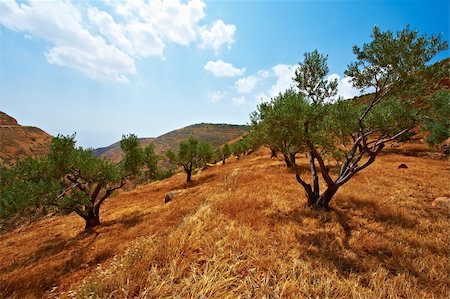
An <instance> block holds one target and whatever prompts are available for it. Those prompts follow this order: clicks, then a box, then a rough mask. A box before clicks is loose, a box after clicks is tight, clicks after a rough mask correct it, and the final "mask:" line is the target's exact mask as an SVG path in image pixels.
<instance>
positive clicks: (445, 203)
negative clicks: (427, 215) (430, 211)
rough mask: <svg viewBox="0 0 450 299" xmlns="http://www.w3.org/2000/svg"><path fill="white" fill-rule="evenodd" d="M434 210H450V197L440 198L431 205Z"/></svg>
mask: <svg viewBox="0 0 450 299" xmlns="http://www.w3.org/2000/svg"><path fill="white" fill-rule="evenodd" d="M431 206H432V207H434V208H449V207H450V197H438V198H436V199H435V200H433V202H432V203H431Z"/></svg>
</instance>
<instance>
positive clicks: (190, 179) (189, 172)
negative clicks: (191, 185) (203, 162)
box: [186, 169, 192, 182]
mask: <svg viewBox="0 0 450 299" xmlns="http://www.w3.org/2000/svg"><path fill="white" fill-rule="evenodd" d="M191 181H192V169H188V170H186V182H191Z"/></svg>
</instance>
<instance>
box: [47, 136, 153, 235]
mask: <svg viewBox="0 0 450 299" xmlns="http://www.w3.org/2000/svg"><path fill="white" fill-rule="evenodd" d="M74 137H75V136H74V135H73V136H58V137H56V138H54V139H53V141H52V144H51V151H50V154H49V156H48V160H49V161H50V163H51V164H52V165H53V171H54V174H55V175H56V176H57V177H58V178H60V184H61V187H62V188H63V191H62V192H61V193H60V194H59V195H58V196H57V197H56V198H54V200H52V201H50V203H51V204H53V205H56V206H58V207H59V208H60V209H61V210H63V211H65V212H72V211H73V212H75V213H76V214H78V215H79V216H80V217H82V218H83V219H84V220H85V221H86V225H85V230H89V229H91V228H93V227H95V226H97V225H99V224H100V207H101V206H102V204H103V203H104V202H105V200H107V199H108V198H109V197H110V196H111V195H112V194H113V192H114V191H116V190H118V189H120V188H122V187H123V186H124V185H125V184H126V182H127V180H130V179H133V178H136V177H138V175H139V174H141V171H142V170H143V166H144V165H145V164H147V168H148V169H152V168H153V167H156V160H155V157H154V152H153V151H152V148H149V147H147V148H146V149H142V148H141V147H140V145H139V141H138V139H137V137H136V136H135V135H132V134H131V135H124V136H123V137H122V140H121V141H120V146H121V148H122V150H123V152H124V154H125V155H124V158H123V160H122V161H121V162H120V163H119V164H114V163H112V162H110V161H106V160H103V159H99V158H97V157H95V156H94V155H93V153H92V151H91V150H86V149H83V148H81V147H78V148H77V147H75V140H74Z"/></svg>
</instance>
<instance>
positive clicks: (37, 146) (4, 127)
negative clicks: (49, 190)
mask: <svg viewBox="0 0 450 299" xmlns="http://www.w3.org/2000/svg"><path fill="white" fill-rule="evenodd" d="M51 140H52V136H50V135H49V134H47V133H46V132H44V131H43V130H41V129H39V128H36V127H30V126H21V125H19V124H18V122H17V120H16V119H14V118H13V117H11V116H9V115H7V114H6V113H4V112H0V166H2V165H13V164H14V163H15V161H16V159H19V160H20V159H24V158H26V157H40V156H43V155H46V154H47V153H48V151H49V148H50V147H49V146H50V142H51Z"/></svg>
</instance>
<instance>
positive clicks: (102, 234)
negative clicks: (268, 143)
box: [0, 151, 449, 298]
mask: <svg viewBox="0 0 450 299" xmlns="http://www.w3.org/2000/svg"><path fill="white" fill-rule="evenodd" d="M306 162H307V161H306V160H305V159H303V158H302V159H300V161H299V163H300V164H301V165H304V166H305V168H306ZM400 163H406V164H407V165H408V167H409V168H408V169H398V168H397V166H398V165H399V164H400ZM448 170H449V164H448V162H447V161H443V160H432V159H424V158H419V157H410V156H408V157H405V156H401V155H397V154H387V155H384V156H381V157H380V158H379V161H377V162H375V163H374V164H373V165H372V166H370V167H369V168H368V169H367V170H365V171H363V172H361V173H360V174H358V175H357V176H356V177H355V178H354V179H353V180H351V181H350V182H349V183H348V184H347V185H345V186H344V187H343V188H342V189H340V190H339V191H338V193H337V195H336V198H335V199H334V201H332V203H331V205H332V206H333V208H334V210H333V211H332V212H329V213H324V212H316V211H311V210H309V209H307V208H306V207H305V198H304V194H303V190H302V189H301V188H300V186H299V185H298V184H297V182H296V181H295V177H294V175H293V173H292V172H289V171H288V170H287V169H286V168H285V167H284V165H283V162H281V161H279V160H276V159H269V154H268V153H267V152H264V151H263V152H259V153H257V154H253V155H250V156H247V157H244V158H242V159H241V160H240V161H237V160H235V159H234V158H230V159H229V161H227V164H225V165H223V166H222V165H218V166H215V167H211V168H209V169H207V170H205V171H203V172H202V173H200V174H198V175H196V176H194V180H196V182H194V183H193V184H192V185H185V184H184V182H183V181H184V179H185V177H184V176H183V174H180V175H176V176H174V177H172V178H170V179H168V180H165V181H162V182H157V183H154V184H150V185H147V186H144V187H140V188H138V189H136V190H134V191H130V192H121V193H120V194H118V195H117V196H116V197H114V198H112V199H111V201H110V202H109V203H106V204H105V206H104V207H103V213H102V215H101V218H102V221H103V225H102V226H101V227H100V228H99V229H98V230H97V233H98V234H92V235H84V234H82V233H81V231H82V228H83V223H82V220H81V219H78V218H77V217H76V216H66V217H54V218H50V219H44V220H41V221H38V222H34V223H32V224H31V225H29V226H26V227H23V228H21V229H18V230H16V231H13V232H10V233H8V234H5V235H3V236H0V244H1V245H0V290H2V291H0V295H2V296H3V297H5V296H13V297H17V298H19V297H20V298H22V297H24V296H30V297H40V296H42V295H43V294H46V295H49V291H50V290H51V289H52V288H53V287H55V286H56V287H57V288H55V289H54V290H53V292H52V294H57V295H61V296H62V297H67V296H69V295H70V296H76V297H84V298H87V297H100V298H110V297H111V298H130V297H137V298H153V297H161V298H174V297H175V298H189V297H193V298H239V297H240V298H305V297H306V298H308V297H310V298H444V297H447V296H448V292H449V279H448V273H449V263H448V256H449V247H448V245H449V243H448V233H449V222H448V211H447V210H445V209H442V208H439V209H438V208H432V207H431V201H432V200H433V199H434V198H436V197H439V196H449V188H448V187H449V185H448V175H447V174H448ZM305 174H306V173H305ZM179 188H185V189H186V192H184V193H183V194H182V195H180V196H179V197H177V198H175V199H174V200H173V201H172V202H170V203H168V204H166V205H164V202H163V199H164V194H165V193H166V192H168V191H169V190H174V189H179ZM2 292H3V293H2ZM62 292H63V293H62Z"/></svg>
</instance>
